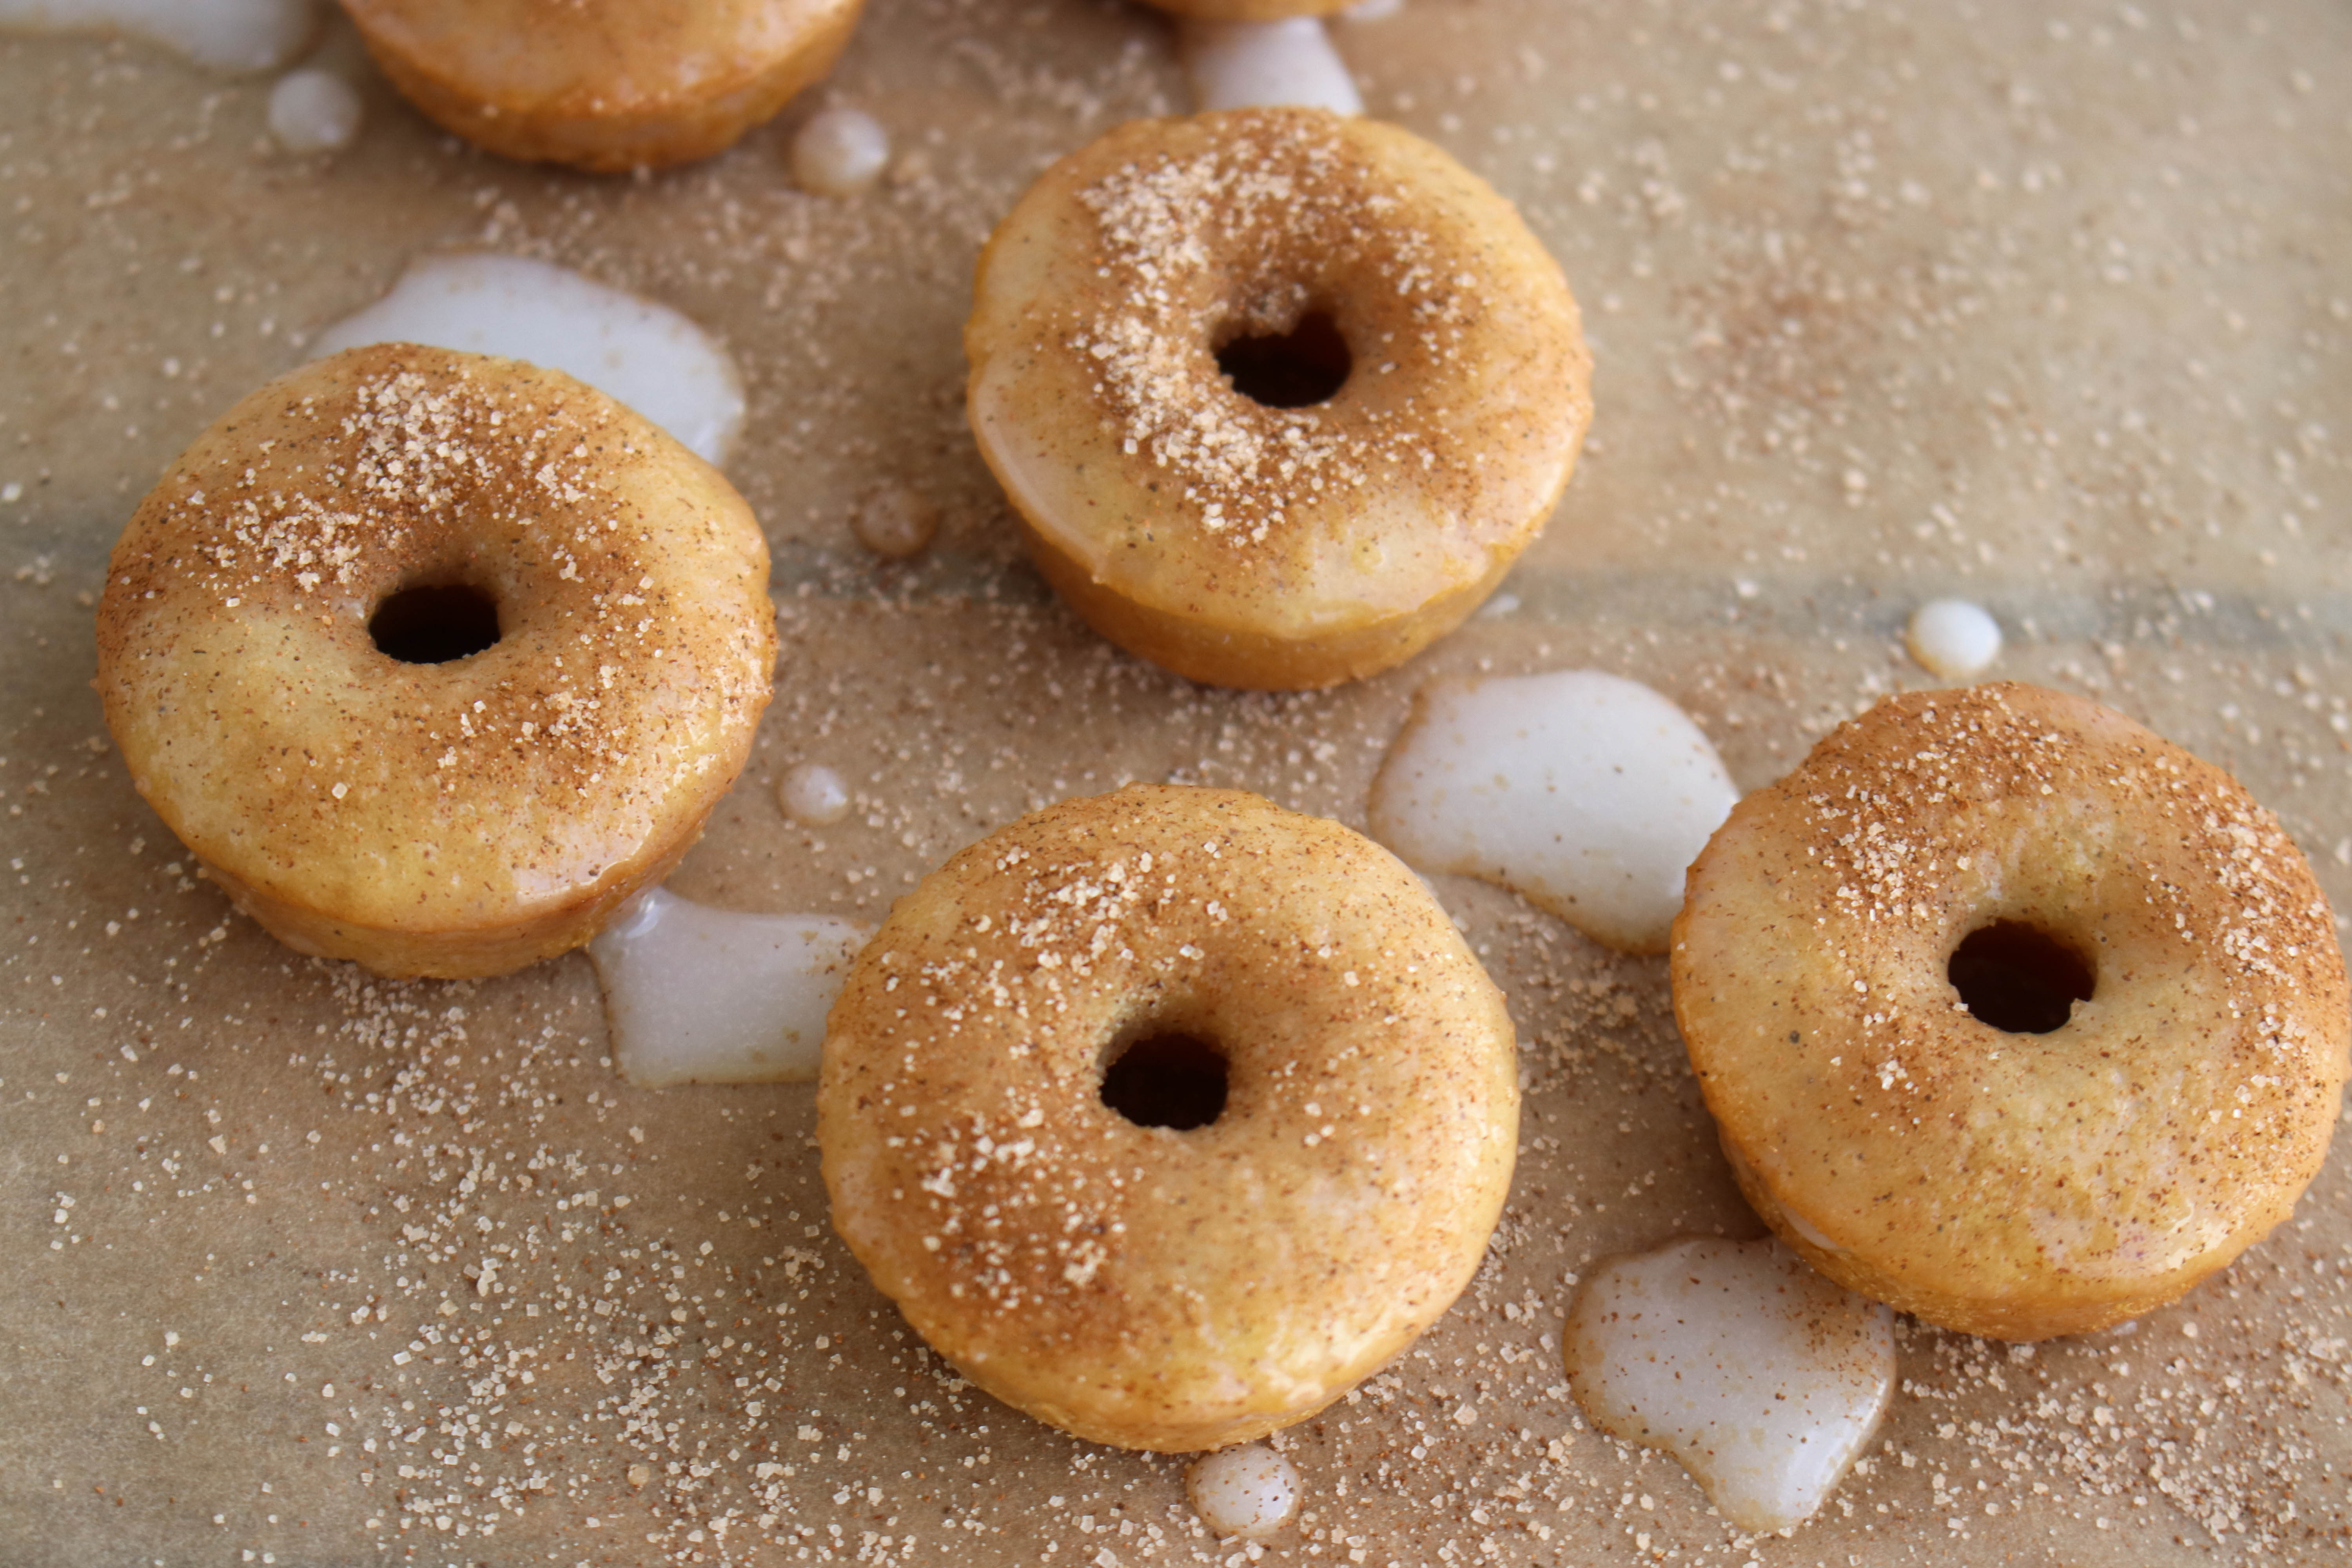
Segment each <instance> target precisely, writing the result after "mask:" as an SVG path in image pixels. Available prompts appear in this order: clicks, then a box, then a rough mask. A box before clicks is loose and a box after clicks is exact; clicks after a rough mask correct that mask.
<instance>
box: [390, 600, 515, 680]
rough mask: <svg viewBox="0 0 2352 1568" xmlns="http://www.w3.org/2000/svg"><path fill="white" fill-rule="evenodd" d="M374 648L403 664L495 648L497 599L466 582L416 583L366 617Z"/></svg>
mask: <svg viewBox="0 0 2352 1568" xmlns="http://www.w3.org/2000/svg"><path fill="white" fill-rule="evenodd" d="M368 636H369V637H370V638H372V639H373V641H374V643H375V646H376V651H377V652H379V653H381V654H383V656H384V657H385V658H394V659H398V660H399V661H400V662H401V663H403V664H447V663H450V662H451V661H452V660H455V659H460V658H471V657H472V656H473V655H475V654H478V653H480V652H481V651H483V650H484V649H485V648H488V647H495V646H496V645H497V643H498V640H499V636H500V632H499V602H498V600H496V599H495V598H493V597H491V596H490V595H488V594H487V593H485V592H484V591H483V590H481V589H479V588H477V587H475V586H474V585H473V584H470V583H415V584H410V585H409V586H407V587H405V588H400V589H396V590H394V592H393V593H391V594H389V595H385V597H384V600H383V603H382V604H380V605H377V606H376V607H375V614H373V615H372V616H369V617H368Z"/></svg>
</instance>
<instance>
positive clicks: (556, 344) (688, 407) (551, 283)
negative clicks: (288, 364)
mask: <svg viewBox="0 0 2352 1568" xmlns="http://www.w3.org/2000/svg"><path fill="white" fill-rule="evenodd" d="M391 342H402V343H428V344H430V345H432V346H433V347H435V348H444V349H459V350H463V351H465V352H467V353H481V354H500V355H503V356H505V357H506V358H508V359H519V360H527V361H529V362H530V363H532V364H536V365H544V366H547V367H549V368H551V369H553V370H560V371H563V372H565V373H566V374H570V375H574V376H577V377H578V378H579V379H581V380H582V381H584V382H586V383H587V384H589V385H591V386H593V387H595V388H596V389H597V390H598V391H600V392H604V393H606V394H608V395H611V396H613V397H614V398H617V399H619V400H620V401H621V402H623V403H625V404H627V405H629V406H630V407H632V408H634V409H635V410H636V411H637V412H638V413H640V414H642V415H644V416H646V418H648V419H650V420H652V421H653V422H654V423H655V424H656V425H658V426H661V427H662V428H663V429H665V430H667V431H668V432H669V433H670V434H671V435H673V436H675V437H677V438H678V439H679V440H680V441H682V442H684V443H685V444H686V445H687V446H688V447H690V448H692V449H693V450H694V451H695V452H696V453H698V455H700V456H701V457H703V458H708V459H709V460H710V461H711V462H713V463H717V462H720V461H723V460H724V459H725V458H726V455H727V452H728V449H729V448H730V447H732V446H733V445H734V444H735V437H736V434H737V433H738V432H739V431H740V430H741V429H742V427H743V379H742V377H741V376H740V375H739V374H736V371H735V362H734V361H733V360H731V359H730V358H729V357H728V354H727V351H726V350H725V349H723V348H720V347H719V344H718V342H716V341H715V340H714V339H712V338H711V337H710V336H709V334H708V333H707V332H705V331H703V330H702V329H701V328H700V327H698V326H696V325H695V324H694V323H693V322H692V321H688V320H687V319H686V318H685V317H684V316H682V315H680V314H678V313H677V311H676V310H671V309H670V308H669V307H668V306H667V305H656V304H655V303H654V302H653V301H652V300H640V299H638V298H637V297H636V296H635V294H625V293H623V292H622V291H621V290H620V289H608V288H606V287H605V286H604V284H602V283H595V282H592V281H590V280H589V279H585V278H583V277H582V276H580V274H578V273H577V272H573V271H572V270H570V269H569V268H562V267H557V266H553V265H551V263H548V262H544V261H532V260H530V259H528V258H524V257H520V256H489V255H481V254H465V255H457V256H428V257H425V258H423V259H422V260H419V261H415V262H412V263H410V264H409V268H408V270H407V271H406V272H404V273H402V274H401V278H400V281H399V282H397V283H395V284H394V285H393V286H392V292H391V293H389V294H386V295H385V296H384V297H383V299H381V300H377V301H376V302H375V303H374V304H373V305H370V306H367V307H366V308H365V309H363V310H359V311H357V312H355V313H353V314H352V315H349V316H346V317H344V318H343V319H342V320H341V321H338V322H336V323H335V324H334V325H333V326H331V327H329V328H328V329H327V330H326V331H323V332H320V334H319V336H318V339H317V341H315V342H313V343H312V344H311V345H310V346H311V351H312V353H316V354H318V355H320V356H321V357H323V356H325V355H327V354H331V353H339V352H341V350H344V349H349V348H357V347H359V346H360V345H361V344H362V343H391Z"/></svg>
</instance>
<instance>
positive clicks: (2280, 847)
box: [1673, 684, 2347, 1339]
mask: <svg viewBox="0 0 2352 1568" xmlns="http://www.w3.org/2000/svg"><path fill="white" fill-rule="evenodd" d="M1986 931H1991V932H1992V933H1993V935H1992V936H1990V937H1986V936H1984V935H1982V934H1981V933H1984V932H1986ZM1971 938H1974V939H1975V940H1974V941H1973V942H1971V941H1970V940H1969V939H1971ZM1964 942H1969V949H1968V951H1969V952H1971V953H1975V954H1977V955H1978V956H1977V963H1978V966H1979V970H1982V969H1983V968H1985V966H1986V965H1988V964H1990V969H1991V970H1992V971H1993V972H1994V978H1995V979H1996V980H1999V981H2000V982H2002V983H2003V984H2009V985H2010V986H2011V992H2012V993H2013V994H2010V995H2008V996H2007V997H2006V998H2005V997H2004V994H2002V993H2001V992H2000V990H1999V989H1998V988H1997V987H1996V988H1995V989H1994V990H1992V991H1990V992H1989V991H1987V990H1985V989H1983V988H1981V986H1980V985H1979V974H1977V973H1971V971H1970V969H1969V958H1968V957H1967V956H1966V955H1963V956H1962V957H1961V958H1960V959H1959V960H1958V961H1957V962H1956V960H1955V957H1954V955H1955V952H1956V951H1958V950H1960V949H1961V948H1962V945H1963V943H1964ZM1988 952H1989V953H1990V954H1991V957H1990V959H1987V958H1986V957H1985V956H1984V955H1985V954H1986V953H1988ZM1673 959H1674V989H1675V1014H1676V1016H1677V1018H1678V1020H1679V1021H1680V1023H1681V1025H1682V1028H1683V1033H1684V1036H1685V1040H1686V1042H1687V1044H1688V1045H1689V1047H1690V1053H1691V1060H1692V1064H1693V1066H1694V1068H1696V1071H1697V1073H1698V1077H1699V1079H1700V1083H1701V1085H1702V1087H1703V1089H1704V1090H1705V1092H1706V1099H1707V1103H1708V1105H1709V1107H1710V1109H1712V1110H1714V1112H1715V1114H1716V1117H1717V1122H1718V1124H1719V1126H1720V1128H1721V1131H1722V1134H1723V1140H1724V1144H1725V1148H1726V1150H1727V1152H1728V1153H1730V1155H1731V1156H1732V1158H1733V1160H1734V1162H1735V1165H1736V1166H1737V1167H1738V1174H1739V1177H1740V1180H1741V1183H1742V1185H1743V1186H1744V1187H1745V1188H1746V1189H1747V1190H1748V1195H1749V1197H1750V1198H1751V1200H1753V1201H1755V1202H1756V1203H1757V1204H1758V1206H1759V1209H1760V1210H1762V1211H1763V1212H1764V1214H1765V1215H1766V1217H1767V1218H1768V1219H1770V1220H1772V1221H1773V1222H1774V1224H1775V1226H1776V1227H1777V1228H1780V1230H1781V1233H1782V1235H1783V1236H1784V1237H1787V1238H1788V1239H1789V1240H1790V1242H1791V1244H1792V1245H1794V1246H1797V1247H1799V1248H1800V1249H1801V1250H1802V1251H1804V1252H1805V1253H1806V1255H1807V1256H1808V1257H1809V1258H1811V1259H1812V1260H1813V1261H1814V1262H1815V1263H1816V1264H1817V1265H1818V1266H1820V1267H1822V1268H1824V1269H1825V1270H1826V1271H1828V1272H1830V1273H1831V1274H1832V1275H1833V1276H1834V1277H1836V1278H1839V1279H1843V1280H1844V1281H1845V1282H1847V1283H1848V1284H1850V1285H1853V1287H1854V1288H1855V1289H1862V1290H1864V1292H1865V1293H1868V1294H1873V1295H1876V1296H1878V1297H1879V1298H1880V1299H1882V1300H1890V1301H1892V1302H1894V1303H1895V1305H1897V1306H1900V1307H1904V1308H1906V1309H1908V1310H1914V1311H1916V1312H1918V1313H1919V1314H1920V1315H1921V1316H1924V1317H1927V1318H1929V1319H1931V1320H1932V1321H1937V1322H1939V1323H1942V1324H1944V1325H1946V1326H1948V1327H1953V1328H1958V1329H1963V1330H1965V1331H1970V1332H1976V1333H1984V1334H1991V1335H1997V1336H2000V1337H2005V1338H2022V1339H2031V1338H2039V1337H2042V1336H2043V1335H2045V1334H2053V1333H2064V1332H2073V1331H2082V1330H2085V1329H2089V1328H2095V1327H2098V1326H2101V1325H2103V1324H2104V1323H2107V1322H2113V1321H2119V1320H2121V1319H2123V1318H2126V1317H2130V1316H2134V1315H2136V1314H2137V1312H2139V1311H2142V1310H2147V1308H2148V1307H2150V1306H2153V1305H2155V1304H2157V1303H2158V1302H2160V1301H2163V1300H2170V1299H2171V1298H2172V1297H2173V1296H2176V1295H2178V1294H2179V1292H2180V1291H2181V1290H2183V1289H2187V1288H2188V1287H2189V1285H2190V1284H2193V1283H2194V1282H2195V1281H2196V1280H2197V1279H2200V1278H2202V1277H2203V1276H2204V1275H2205V1274H2207V1273H2210V1271H2211V1270H2212V1269H2213V1268H2219V1267H2221V1265H2222V1264H2224V1263H2226V1262H2228V1261H2229V1259H2230V1258H2232V1257H2234V1256H2236V1254H2237V1253H2238V1251H2240V1250H2241V1249H2242V1248H2243V1247H2245V1246H2247V1245H2248V1244H2250V1243H2251V1242H2252V1241H2253V1240H2255V1239H2257V1238H2259V1237H2261V1236H2262V1235H2263V1234H2264V1233H2265V1232H2267V1231H2268V1230H2269V1229H2270V1227H2271V1226H2273V1225H2275V1224H2276V1223H2277V1222H2278V1221H2279V1220H2280V1219H2281V1218H2283V1217H2284V1215H2286V1213H2287V1212H2288V1210H2289V1209H2290V1208H2291V1207H2292V1206H2293V1205H2294V1200H2295V1197H2296V1196H2297V1194H2300V1193H2301V1192H2302V1190H2303V1188H2304V1186H2305V1184H2306V1183H2307V1182H2308V1181H2309V1180H2310V1179H2311V1177H2312V1175H2313V1174H2314V1173H2315V1172H2316V1171H2317V1169H2318V1167H2319V1164H2320V1162H2321V1160H2322V1158H2323V1156H2324V1155H2325V1152H2326V1146H2327V1141H2328V1135H2329V1132H2330V1131H2331V1129H2332V1127H2333V1125H2334V1122H2335V1119H2336V1110H2337V1107H2338V1103H2339V1098H2340V1091H2341V1087H2342V1083H2343V1079H2344V1077H2345V1072H2346V1055H2347V1011H2346V1009H2347V1003H2346V979H2345V969H2344V963H2343V958H2342V955H2341V952H2339V950H2338V948H2337V944H2336V931H2335V924H2334V920H2333V917H2332V915H2331V914H2330V912H2329V910H2328V908H2327V904H2326V900H2325V899H2324V897H2323V896H2322V895H2321V893H2320V891H2319V889H2318V886H2317V884H2316V883H2315V881H2314V880H2313V879H2312V876H2311V873H2310V869H2309V868H2308V867H2307V866H2306V865H2305V862H2304V859H2303V857H2302V856H2301V855H2300V854H2299V853H2298V852H2297V850H2296V849H2295V847H2294V844H2293V843H2292V842H2291V841H2290V840H2289V839H2288V837H2287V836H2286V835H2285V833H2284V831H2283V830H2282V829H2281V828H2280V826H2279V825H2278V823H2277V821H2276V819H2275V818H2273V816H2271V815H2270V813H2268V812H2267V811H2265V810H2263V808H2262V807H2261V806H2259V805H2256V804H2255V803H2254V802H2253V801H2252V799H2251V798H2250V797H2248V795H2246V793H2245V791H2244V790H2243V789H2242V788H2241V787H2240V786H2239V785H2238V784H2236V782H2235V781H2233V780H2232V779H2231V778H2230V777H2229V776H2228V775H2227V774H2225V773H2222V772H2221V770H2220V769H2218V768H2215V767H2212V766H2210V764H2208V763H2202V762H2200V761H2199V760H2198V759H2197V758H2195V757H2193V756H2191V755H2189V753H2188V752H2184V751H2182V750H2181V749H2180V748H2179V747H2178V746H2175V745H2172V744H2170V743H2169V742H2166V741H2164V740H2162V739H2160V738H2159V737H2158V736H2156V735H2154V734H2152V733H2150V732H2149V731H2147V730H2145V729H2143V728H2141V727H2140V726H2139V725H2137V724H2136V723H2134V722H2132V721H2130V720H2128V719H2126V718H2124V717H2123V716H2122V715H2120V714H2117V713H2116V712H2113V711H2112V710H2108V709H2105V708H2103V707H2101V706H2099V705H2098V704H2096V703H2094V702H2091V701H2088V700H2084V699H2082V698H2077V697H2072V696H2067V695H2063V694H2061V693H2058V692H2053V691H2046V690H2042V689H2038V688H2034V687H2030V686H2020V685H2007V684H2003V685H1991V686H1984V687H1979V688H1975V689H1969V690H1960V691H1934V692H1916V693H1910V694H1906V695H1904V696H1900V697H1894V698H1889V699H1887V700H1885V701H1883V702H1881V703H1879V704H1878V705H1877V706H1876V707H1874V708H1873V709H1872V710H1870V711H1869V712H1867V713H1865V714H1864V715H1863V716H1861V717H1860V718H1858V719H1855V720H1853V721H1849V722H1848V723H1846V724H1844V725H1843V726H1841V727H1840V728H1839V729H1838V730H1837V731H1835V732H1833V733H1832V735H1830V736H1829V737H1828V738H1827V739H1825V740H1824V741H1823V742H1822V743H1821V744H1820V745H1819V746H1818V747H1817V748H1816V749H1815V750H1814V752H1813V753H1812V754H1811V756H1810V757H1808V758H1807V759H1806V761H1805V762H1804V763H1803V764H1802V765H1801V766H1800V767H1799V768H1798V769H1797V770H1796V771H1795V772H1793V773H1790V774H1789V775H1788V776H1787V777H1786V778H1784V779H1782V780H1781V781H1780V782H1779V783H1778V784H1772V785H1770V786H1769V787H1767V788H1765V789H1762V790H1759V791H1758V792H1756V793H1755V794H1754V795H1749V796H1748V798H1747V799H1745V800H1743V801H1742V802H1741V803H1740V805H1739V806H1738V808H1737V809H1736V810H1735V811H1734V812H1733V814H1732V817H1731V820H1730V821H1729V822H1728V823H1727V825H1726V826H1724V828H1723V829H1722V830H1721V831H1720V832H1719V833H1718V834H1717V836H1716V837H1715V839H1714V840H1713V841H1712V842H1711V843H1710V844H1709V845H1708V847H1707V848H1706V852H1705V853H1704V854H1703V855H1702V856H1701V857H1700V858H1699V859H1698V861H1697V862H1696V864H1695V865H1694V866H1693V867H1692V868H1691V873H1690V890H1689V898H1688V900H1687V902H1686V903H1685V908H1684V911H1683V914H1682V917H1681V919H1680V920H1679V921H1677V922H1676V925H1675V946H1674V954H1673ZM2016 994H2023V995H2025V996H2026V997H2027V999H2028V1001H2030V1002H2036V1003H2038V1004H2039V1005H2042V1006H2043V1007H2045V1008H2046V1011H2044V1012H2043V1014H2042V1016H2039V1017H2036V1016H2032V1013H2033V1008H2032V1007H2031V1006H2029V1007H2027V1008H2025V1010H2024V1011H2023V1012H2017V1011H2016V1008H2017V1006H2018V1003H2017V1000H2016ZM1979 1014H1983V1015H1985V1016H1979ZM1988 1018H1992V1019H1999V1020H2002V1021H2004V1022H2005V1023H2006V1024H2007V1026H2005V1027H2004V1026H2000V1025H1999V1024H1997V1023H1996V1022H1989V1021H1988Z"/></svg>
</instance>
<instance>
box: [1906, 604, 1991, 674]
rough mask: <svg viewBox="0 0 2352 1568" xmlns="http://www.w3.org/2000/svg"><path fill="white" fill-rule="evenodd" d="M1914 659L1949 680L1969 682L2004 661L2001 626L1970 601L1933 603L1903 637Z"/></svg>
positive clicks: (1916, 614) (1916, 615)
mask: <svg viewBox="0 0 2352 1568" xmlns="http://www.w3.org/2000/svg"><path fill="white" fill-rule="evenodd" d="M1903 637H1904V641H1905V642H1906V643H1908V644H1909V645H1910V647H1911V657H1912V658H1916V659H1917V660H1918V661H1919V662H1920V663H1921V664H1923V665H1925V666H1927V668H1928V670H1929V671H1930V672H1932V673H1934V674H1936V675H1939V676H1941V677H1943V678H1944V679H1946V680H1968V679H1973V678H1974V677H1976V676H1978V675H1980V674H1982V673H1983V672H1984V671H1985V670H1986V669H1987V668H1989V667H1990V665H1991V664H1992V661H1993V660H1994V659H1996V658H2000V622H1999V621H1996V620H1994V619H1993V618H1992V616H1991V615H1990V612H1988V611H1987V610H1986V609H1985V608H1984V607H1983V606H1982V605H1972V604H1970V603H1969V601H1967V600H1966V599H1930V600H1928V601H1927V603H1926V604H1924V605H1920V606H1919V607H1918V608H1917V609H1916V610H1914V611H1912V612H1911V625H1910V626H1909V627H1908V628H1907V629H1906V631H1905V632H1904V634H1903Z"/></svg>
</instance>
